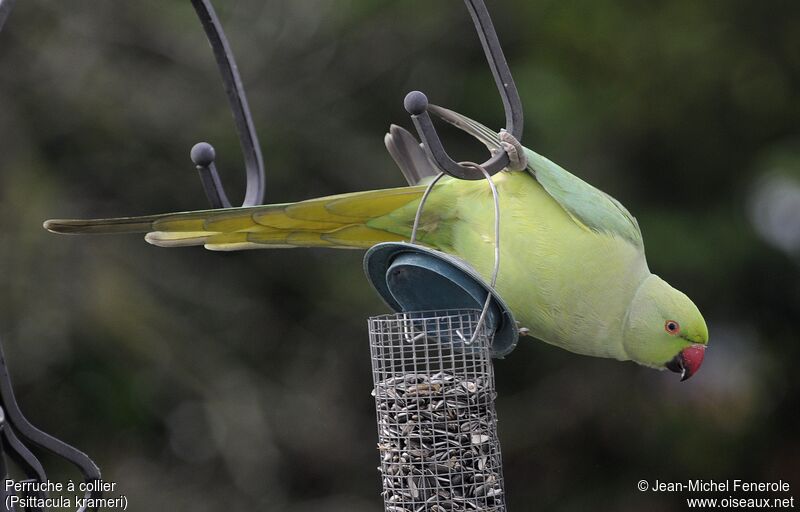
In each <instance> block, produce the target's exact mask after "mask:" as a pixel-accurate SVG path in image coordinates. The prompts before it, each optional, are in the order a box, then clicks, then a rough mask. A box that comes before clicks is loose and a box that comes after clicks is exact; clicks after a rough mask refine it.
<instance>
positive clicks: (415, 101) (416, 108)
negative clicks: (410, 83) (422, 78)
mask: <svg viewBox="0 0 800 512" xmlns="http://www.w3.org/2000/svg"><path fill="white" fill-rule="evenodd" d="M403 106H404V107H405V108H406V112H408V113H409V114H411V115H412V116H418V115H420V114H422V113H423V112H425V111H426V110H428V97H427V96H425V94H424V93H422V92H420V91H411V92H410V93H408V94H406V98H405V99H404V100H403Z"/></svg>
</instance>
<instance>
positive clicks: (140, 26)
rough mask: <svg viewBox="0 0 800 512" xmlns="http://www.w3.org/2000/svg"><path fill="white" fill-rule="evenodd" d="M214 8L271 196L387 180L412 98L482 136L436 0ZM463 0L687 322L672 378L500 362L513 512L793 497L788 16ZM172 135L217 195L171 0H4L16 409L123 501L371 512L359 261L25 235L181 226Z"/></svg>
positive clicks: (202, 73) (204, 106)
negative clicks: (151, 218)
mask: <svg viewBox="0 0 800 512" xmlns="http://www.w3.org/2000/svg"><path fill="white" fill-rule="evenodd" d="M216 3H217V4H219V5H218V7H219V9H220V16H221V19H222V21H223V23H224V25H225V27H226V30H227V32H228V35H229V38H230V39H231V43H232V46H233V48H234V49H235V51H236V55H237V60H238V64H239V67H240V69H241V71H242V75H243V78H244V82H245V85H246V88H247V90H248V95H249V100H250V104H251V107H252V109H253V113H254V116H255V124H256V126H257V129H258V132H259V135H260V136H261V139H262V143H263V146H264V147H263V150H264V155H265V160H266V164H267V173H268V190H267V195H268V199H269V200H270V201H272V202H284V201H292V200H298V199H303V198H308V197H313V196H318V195H325V194H333V193H340V192H347V191H354V190H362V189H370V188H378V187H388V186H400V185H402V184H403V182H402V178H401V176H400V173H399V172H398V170H397V169H396V168H395V166H394V164H393V163H392V162H391V160H390V158H389V156H388V155H387V154H386V153H385V151H384V149H383V145H382V134H383V133H384V132H385V130H386V129H387V127H388V125H389V123H392V122H395V123H399V124H403V125H405V126H409V125H410V123H409V120H408V118H407V115H406V114H405V112H404V111H403V109H402V98H403V96H404V95H405V93H406V92H408V91H409V90H411V89H420V90H423V91H425V92H426V93H428V95H429V97H430V98H431V100H432V101H433V102H435V103H438V104H441V105H444V106H447V107H450V108H453V109H455V110H458V111H461V112H464V113H466V114H468V115H471V116H473V117H475V118H477V119H480V120H482V121H484V122H486V123H487V124H490V125H492V126H497V127H499V125H500V123H501V121H502V112H501V106H500V105H499V101H498V98H497V96H496V92H495V90H494V83H493V81H492V79H491V75H490V74H489V71H488V69H487V68H486V65H485V62H484V60H483V54H482V52H481V50H480V46H479V43H478V41H477V38H476V36H475V34H474V32H473V30H472V28H471V24H470V21H469V18H468V16H467V13H466V11H465V10H464V7H463V5H462V4H461V2H458V1H456V0H448V1H446V2H445V1H441V2H425V1H421V0H413V1H411V0H406V1H402V2H396V1H388V0H380V1H376V0H313V1H312V0H309V1H306V0H302V1H290V0H269V1H256V0H238V1H234V2H216ZM489 8H490V9H491V11H492V14H493V16H494V19H495V23H496V25H497V28H498V31H499V34H500V38H501V41H502V42H503V44H504V48H505V50H506V54H507V57H508V60H509V62H510V65H511V67H512V71H513V72H514V75H515V78H516V81H517V84H518V86H519V88H520V92H521V95H522V97H523V101H524V103H525V108H526V114H527V118H526V127H525V134H524V140H523V142H524V143H525V144H526V145H528V146H531V147H533V148H535V149H536V150H537V151H539V152H541V153H543V154H545V155H548V156H549V157H551V158H552V159H554V160H555V161H557V162H559V163H560V164H562V165H563V166H565V167H566V168H568V169H571V170H572V171H573V172H575V174H577V175H579V176H581V177H583V178H584V179H586V180H587V181H589V182H591V183H593V184H594V185H596V186H598V187H599V188H601V189H603V190H605V191H606V192H608V193H610V194H612V195H614V196H615V197H617V198H618V199H619V200H620V201H622V203H623V204H625V205H626V206H628V207H629V209H630V210H631V211H632V212H633V213H634V214H635V215H636V216H637V217H638V219H639V222H640V224H641V226H642V230H643V233H644V238H645V243H646V247H647V252H648V258H649V262H650V266H651V268H652V269H653V271H654V272H656V273H658V274H660V275H662V276H664V277H665V278H667V279H668V280H669V281H670V282H671V283H673V284H674V285H675V286H676V287H678V288H680V289H682V290H684V291H686V292H687V294H688V295H690V296H691V297H693V298H694V299H695V301H696V302H697V304H698V305H699V307H700V309H701V310H702V311H704V312H705V314H706V318H707V320H708V323H709V329H710V332H711V348H710V349H709V352H708V356H707V358H706V364H705V366H704V368H703V370H702V371H701V372H700V373H699V374H698V375H697V376H696V377H695V378H693V379H692V380H691V381H689V382H687V383H683V384H681V383H679V382H678V381H677V379H676V378H675V376H674V375H672V374H663V373H657V372H655V371H652V370H648V369H645V368H640V367H637V366H635V365H633V364H631V363H625V364H623V363H619V362H616V361H609V360H601V359H591V358H586V357H582V356H577V355H573V354H570V353H567V352H564V351H560V350H558V349H555V348H553V347H550V346H547V345H545V344H542V343H539V342H531V341H528V342H522V343H521V344H520V346H519V347H518V348H517V350H516V351H515V352H514V353H513V354H512V355H511V356H510V357H509V358H508V359H506V360H503V361H498V362H497V364H496V370H497V381H498V386H499V393H500V394H499V398H498V402H497V407H498V412H499V416H500V418H501V424H500V430H501V431H500V434H501V439H502V441H503V455H504V459H505V463H506V464H505V475H506V482H507V483H506V486H507V492H508V495H509V508H510V510H532V509H533V508H534V505H535V507H536V508H537V509H541V510H559V511H572V510H576V511H577V510H587V509H589V508H590V507H591V508H592V509H595V510H598V509H599V510H614V511H628V510H630V511H634V510H642V509H644V508H647V509H648V510H650V511H651V512H656V511H661V510H684V509H685V506H684V504H683V502H682V501H681V499H680V498H679V497H678V496H675V495H669V494H652V493H640V492H638V491H637V490H636V487H635V485H636V482H638V480H640V479H649V480H654V479H656V478H658V479H660V480H662V481H671V480H678V479H681V480H685V479H687V478H706V479H708V478H714V479H725V478H752V479H756V480H776V479H779V478H781V479H784V480H788V481H790V482H791V484H792V486H793V492H794V495H795V497H796V498H798V499H800V437H799V436H798V432H800V415H798V414H797V411H798V410H800V384H798V378H797V370H796V365H797V362H798V361H799V360H800V343H798V341H800V336H798V328H797V323H798V321H800V236H799V235H798V233H800V225H799V224H798V219H800V144H798V143H799V142H800V30H798V21H799V20H800V3H798V2H796V1H788V0H787V1H778V0H776V1H770V2H755V1H748V0H729V1H726V2H714V1H707V0H704V1H690V0H671V1H659V2H633V1H612V0H600V1H586V0H570V1H555V0H546V1H529V0H495V1H490V2H489ZM446 139H447V144H448V147H452V148H453V149H452V151H451V152H452V153H453V154H457V155H459V156H460V155H464V156H463V157H462V158H475V159H478V158H482V155H483V152H482V151H483V150H482V149H481V148H480V147H479V146H477V145H476V144H475V143H474V142H471V141H468V140H467V139H466V138H464V137H463V136H460V135H458V134H456V133H454V132H453V131H447V137H446ZM199 140H208V141H210V142H212V143H213V144H214V145H215V146H216V148H217V153H218V164H219V166H220V168H221V170H222V172H223V173H224V174H225V176H224V180H225V182H226V183H227V186H228V188H231V189H232V191H231V195H234V196H236V197H238V195H239V194H240V193H241V191H242V189H243V183H242V180H243V175H244V173H243V172H241V166H242V163H241V160H240V155H239V150H238V142H237V139H236V137H235V134H234V131H233V129H232V123H231V121H230V115H229V112H228V110H227V106H226V103H225V98H224V94H223V91H222V87H221V85H220V82H219V80H218V78H217V76H216V71H215V68H214V63H213V60H212V56H211V52H210V51H209V49H208V46H207V44H206V42H205V40H204V36H203V34H202V31H201V29H200V26H199V24H198V23H197V21H196V19H194V14H193V11H192V9H191V6H190V4H189V2H188V1H184V2H176V1H171V2H163V1H157V0H139V1H135V2H134V1H122V0H120V1H115V2H105V1H100V0H92V1H90V0H27V1H24V2H19V3H18V6H17V8H16V10H15V11H14V12H13V13H12V15H11V17H10V19H9V22H8V24H7V26H6V28H5V30H4V31H3V33H2V34H0V214H1V215H0V237H1V239H0V242H1V243H2V251H0V335H1V336H2V340H3V343H4V345H5V347H6V355H7V357H8V360H9V365H10V367H11V371H12V376H13V377H14V379H15V383H16V386H17V389H18V394H19V400H20V402H21V404H22V407H23V409H24V411H25V412H26V413H27V414H28V416H29V417H30V418H31V419H32V421H34V423H36V424H37V425H39V426H41V427H42V428H43V429H44V430H46V431H48V432H52V433H53V434H55V435H57V436H59V437H62V438H64V439H65V440H67V441H69V442H71V443H73V444H75V445H76V446H78V447H80V448H82V449H83V450H85V451H87V452H88V453H89V454H91V455H92V456H93V457H94V458H95V460H96V461H97V462H98V464H99V465H100V466H101V468H102V469H103V471H104V476H105V477H106V478H107V479H110V480H115V481H118V482H119V487H120V489H121V491H122V492H124V493H126V494H128V496H129V499H130V503H131V508H130V509H131V510H192V511H194V512H202V511H206V510H208V511H211V510H220V509H222V510H267V509H269V510H285V511H292V512H295V511H309V510H326V511H360V510H364V511H366V510H378V509H379V507H380V500H379V497H378V492H379V489H380V480H379V477H378V474H377V472H376V471H375V466H376V464H377V456H376V451H375V446H374V443H375V439H376V435H375V426H374V411H373V402H372V398H371V397H370V394H369V393H370V387H371V374H370V367H369V356H368V349H367V335H366V325H365V318H366V317H367V316H370V315H373V314H378V313H381V312H384V307H383V306H382V304H381V303H380V301H379V299H378V298H377V297H376V296H375V295H374V294H373V293H372V291H371V290H370V289H369V287H368V285H367V283H366V281H365V279H364V278H363V277H362V275H361V263H360V262H361V254H360V253H359V252H347V251H345V252H323V251H316V250H286V251H271V252H262V251H252V252H245V253H238V254H216V253H210V252H206V251H203V250H200V249H188V250H163V249H157V248H154V247H151V246H148V245H147V244H145V243H144V242H142V241H141V240H140V239H138V238H137V237H109V238H100V237H98V238H79V237H73V238H63V237H56V236H54V235H50V234H48V233H46V232H44V231H43V230H42V229H41V228H40V224H41V221H42V220H44V219H45V218H50V217H68V216H110V215H125V214H142V213H155V212H162V211H174V210H186V209H198V208H204V207H205V200H204V195H203V192H202V190H201V187H200V184H199V180H198V179H197V177H196V173H195V172H194V170H193V169H192V165H191V163H190V161H189V159H188V151H189V148H190V147H191V146H192V144H194V143H195V142H197V141H199ZM776 177H780V180H781V181H778V182H776V181H774V180H776V179H778V178H776ZM770 180H772V181H770ZM776 184H777V185H776ZM66 469H67V468H60V469H59V470H58V471H60V473H58V472H57V473H56V474H57V475H58V476H60V477H62V478H64V479H66V478H68V477H74V475H72V474H70V473H67V472H66Z"/></svg>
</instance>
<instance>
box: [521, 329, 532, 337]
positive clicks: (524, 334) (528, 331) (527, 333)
mask: <svg viewBox="0 0 800 512" xmlns="http://www.w3.org/2000/svg"><path fill="white" fill-rule="evenodd" d="M530 334H531V330H530V329H528V328H527V327H520V328H519V335H520V336H530Z"/></svg>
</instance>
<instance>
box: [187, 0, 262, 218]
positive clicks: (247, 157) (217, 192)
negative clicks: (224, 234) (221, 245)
mask: <svg viewBox="0 0 800 512" xmlns="http://www.w3.org/2000/svg"><path fill="white" fill-rule="evenodd" d="M192 6H194V9H195V11H196V12H197V16H198V17H199V18H200V22H201V23H202V24H203V29H205V32H206V36H207V37H208V42H209V43H210V44H211V49H212V50H213V51H214V57H215V58H216V60H217V67H218V68H219V72H220V74H221V75H222V82H223V84H224V86H225V92H226V93H227V95H228V102H229V103H230V106H231V112H232V113H233V121H234V123H235V124H236V132H237V133H238V135H239V143H240V144H241V146H242V153H243V154H244V163H245V169H246V171H247V190H246V192H245V196H244V202H243V203H242V206H255V205H259V204H262V203H263V202H264V158H263V157H262V156H261V148H260V146H259V143H258V136H257V135H256V129H255V126H254V125H253V119H252V117H251V116H250V107H249V106H248V105H247V97H246V96H245V94H244V87H243V86H242V79H241V77H240V76H239V69H238V68H237V66H236V61H235V60H234V59H233V52H232V51H231V48H230V45H229V44H228V39H227V38H226V37H225V32H224V31H223V30H222V25H221V24H220V22H219V18H217V14H216V12H215V11H214V7H213V6H212V5H211V2H210V0H192ZM215 156H216V155H215V152H214V148H213V147H211V145H210V144H208V143H206V142H201V143H199V144H196V145H195V146H194V147H193V148H192V151H191V158H192V161H193V162H194V164H195V165H196V166H197V170H198V172H199V173H200V180H201V181H202V183H203V189H204V190H205V191H206V195H207V196H208V200H209V202H210V203H211V206H212V208H230V207H231V202H230V200H229V199H228V196H227V195H226V194H225V189H224V188H223V187H222V182H221V181H220V178H219V173H218V172H217V168H216V166H215V165H214V158H215Z"/></svg>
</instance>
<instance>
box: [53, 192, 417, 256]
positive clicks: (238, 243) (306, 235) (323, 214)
mask: <svg viewBox="0 0 800 512" xmlns="http://www.w3.org/2000/svg"><path fill="white" fill-rule="evenodd" d="M423 190H424V187H403V188H394V189H385V190H373V191H367V192H356V193H352V194H341V195H336V196H329V197H323V198H319V199H312V200H308V201H301V202H299V203H288V204H276V205H266V206H254V207H249V208H227V209H220V210H203V211H195V212H184V213H167V214H161V215H148V216H144V217H121V218H113V219H89V220H64V219H54V220H48V221H46V222H45V223H44V227H45V229H47V230H49V231H52V232H54V233H64V234H119V233H147V235H146V236H145V240H147V242H149V243H151V244H153V245H158V246H161V247H183V246H194V245H203V246H205V247H206V248H207V249H211V250H220V251H230V250H241V249H259V248H267V247H333V248H368V247H370V246H372V245H374V244H376V243H379V242H385V241H400V240H403V239H405V238H406V237H405V236H403V235H401V234H398V233H396V232H390V231H386V230H384V229H380V228H375V227H370V226H369V225H368V223H369V221H371V220H373V219H376V218H379V217H383V216H385V215H388V214H390V213H392V212H395V211H397V210H400V209H403V210H408V211H413V210H414V208H404V207H406V206H408V205H410V204H411V203H414V204H416V202H417V201H418V200H419V198H420V197H421V196H422V192H423ZM404 217H408V218H407V223H408V231H410V229H411V222H412V221H413V216H410V215H406V216H404ZM399 231H401V232H402V231H405V230H404V229H400V230H399Z"/></svg>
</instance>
